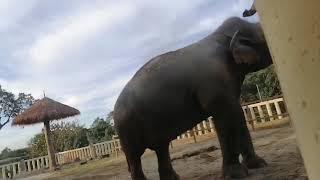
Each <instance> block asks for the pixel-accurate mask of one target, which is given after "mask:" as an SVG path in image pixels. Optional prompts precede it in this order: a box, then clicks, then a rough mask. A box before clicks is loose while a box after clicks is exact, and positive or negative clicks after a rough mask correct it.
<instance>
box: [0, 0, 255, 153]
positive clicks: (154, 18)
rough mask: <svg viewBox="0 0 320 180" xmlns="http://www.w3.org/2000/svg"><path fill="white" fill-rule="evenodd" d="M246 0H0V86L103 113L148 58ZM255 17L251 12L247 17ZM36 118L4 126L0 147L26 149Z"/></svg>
mask: <svg viewBox="0 0 320 180" xmlns="http://www.w3.org/2000/svg"><path fill="white" fill-rule="evenodd" d="M251 4H252V0H192V1H187V0H174V1H172V0H161V1H150V0H117V1H114V0H90V1H86V0H68V1H65V0H56V1H49V0H46V1H45V0H28V1H20V0H0V39H1V41H0V49H1V51H0V58H1V63H0V74H1V76H0V85H1V86H2V87H3V88H4V89H7V90H9V91H12V92H14V93H18V92H26V93H31V94H32V95H33V96H34V97H36V98H41V97H42V96H43V95H42V94H43V93H42V92H43V90H44V91H45V92H46V95H47V96H48V97H50V98H52V99H55V100H58V101H60V102H62V103H65V104H68V105H70V106H73V107H76V108H77V109H79V110H80V111H81V115H80V116H78V117H76V119H78V120H79V122H80V124H84V125H86V126H89V125H90V124H91V123H92V121H93V120H94V118H95V117H97V116H106V114H107V113H108V112H109V111H110V110H112V109H113V105H114V103H115V101H116V99H117V96H118V95H119V93H120V92H121V89H122V88H123V87H124V85H125V84H126V83H127V82H128V80H129V79H130V78H131V77H132V75H133V74H134V73H135V71H137V70H138V69H139V68H140V67H141V66H142V65H143V64H144V63H146V62H147V61H148V59H150V58H152V57H153V56H156V55H158V54H160V53H163V52H166V51H169V50H175V49H177V48H180V47H183V46H185V45H188V44H190V43H192V42H195V41H197V40H199V39H201V38H203V37H205V36H206V35H207V34H209V33H211V32H212V31H214V30H215V28H216V27H217V26H218V25H219V24H221V22H222V21H223V20H225V19H226V18H228V17H230V16H241V14H242V12H243V10H244V9H247V8H249V7H250V6H251ZM252 18H253V19H254V18H257V17H252ZM42 127H43V125H42V124H37V125H33V126H26V127H24V128H23V127H11V125H7V126H6V127H4V128H3V129H2V130H0V150H2V149H3V148H4V147H10V148H12V149H16V148H20V147H25V146H26V145H27V142H28V140H29V139H30V138H31V137H32V136H33V135H34V134H36V133H39V132H41V128H42Z"/></svg>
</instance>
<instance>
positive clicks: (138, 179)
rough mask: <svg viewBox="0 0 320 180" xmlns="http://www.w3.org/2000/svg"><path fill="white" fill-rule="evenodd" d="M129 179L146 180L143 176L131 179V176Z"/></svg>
mask: <svg viewBox="0 0 320 180" xmlns="http://www.w3.org/2000/svg"><path fill="white" fill-rule="evenodd" d="M131 179H132V180H147V178H146V177H145V176H143V177H132V176H131Z"/></svg>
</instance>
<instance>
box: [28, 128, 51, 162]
mask: <svg viewBox="0 0 320 180" xmlns="http://www.w3.org/2000/svg"><path fill="white" fill-rule="evenodd" d="M28 146H29V148H28V149H29V156H30V157H31V158H35V157H40V156H45V155H47V154H48V152H47V145H46V140H45V137H44V134H43V133H41V134H37V135H35V136H34V137H33V138H31V140H30V142H29V144H28Z"/></svg>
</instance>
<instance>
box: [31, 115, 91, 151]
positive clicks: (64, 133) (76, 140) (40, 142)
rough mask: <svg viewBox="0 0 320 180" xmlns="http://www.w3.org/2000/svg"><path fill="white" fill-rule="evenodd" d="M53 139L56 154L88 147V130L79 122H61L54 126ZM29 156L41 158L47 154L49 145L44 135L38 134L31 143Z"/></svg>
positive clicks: (52, 126) (52, 130)
mask: <svg viewBox="0 0 320 180" xmlns="http://www.w3.org/2000/svg"><path fill="white" fill-rule="evenodd" d="M50 129H51V132H52V133H51V134H52V136H51V138H52V142H53V145H54V148H55V151H56V152H62V151H67V150H70V149H76V148H81V147H84V146H88V145H89V142H88V140H87V137H86V133H87V131H88V130H87V129H85V128H84V127H83V126H81V125H79V124H78V123H77V122H63V121H61V122H59V123H56V124H52V125H51V126H50ZM29 154H30V156H31V157H39V156H44V155H46V154H47V145H46V141H45V136H44V134H43V133H40V134H37V135H36V136H34V137H33V138H32V139H31V140H30V142H29Z"/></svg>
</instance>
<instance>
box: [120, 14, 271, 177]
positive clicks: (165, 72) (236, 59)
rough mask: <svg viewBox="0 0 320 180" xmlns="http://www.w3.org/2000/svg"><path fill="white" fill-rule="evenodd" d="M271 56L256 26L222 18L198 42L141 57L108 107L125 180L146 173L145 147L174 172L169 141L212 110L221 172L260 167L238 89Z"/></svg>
mask: <svg viewBox="0 0 320 180" xmlns="http://www.w3.org/2000/svg"><path fill="white" fill-rule="evenodd" d="M271 63H272V60H271V57H270V53H269V50H268V47H267V44H266V42H265V39H264V36H263V32H262V30H261V28H260V25H259V24H257V23H249V22H247V21H244V20H242V19H240V18H229V19H228V20H226V21H225V22H224V23H223V24H222V25H221V26H220V27H219V28H218V29H217V30H216V31H215V32H213V33H212V34H210V35H209V36H207V37H205V38H204V39H202V40H200V41H199V42H197V43H194V44H192V45H189V46H187V47H185V48H182V49H179V50H176V51H173V52H168V53H166V54H162V55H160V56H157V57H155V58H153V59H151V60H150V61H149V62H148V63H147V64H145V65H144V66H143V67H142V68H141V69H140V70H139V71H138V72H137V73H136V74H135V75H134V77H133V78H132V79H131V80H130V81H129V82H128V84H127V85H126V86H125V88H124V89H123V91H122V92H121V94H120V96H119V98H118V100H117V102H116V105H115V109H114V112H115V114H114V119H115V126H116V130H117V132H118V134H119V137H120V141H121V144H122V147H123V151H124V152H125V155H126V158H127V162H128V167H129V171H130V173H131V177H132V179H144V178H145V176H144V174H143V171H142V167H141V160H140V157H141V155H142V154H143V152H144V151H145V149H146V148H150V149H152V150H155V152H156V154H157V157H158V164H159V175H160V178H161V179H178V175H177V174H176V173H175V171H174V169H173V168H172V165H171V162H170V156H169V151H168V145H169V142H170V141H171V140H172V139H175V138H176V137H177V136H178V135H179V134H181V133H182V132H185V131H186V130H188V129H191V128H192V127H194V126H195V125H196V124H197V123H199V122H200V121H202V120H203V119H205V118H207V117H209V116H212V115H213V116H214V120H215V121H214V123H215V127H216V131H217V134H218V137H219V141H220V145H221V150H222V154H223V173H224V175H225V177H227V176H230V177H244V176H247V174H248V172H247V167H248V168H256V167H261V166H265V165H266V163H265V161H264V160H263V159H261V158H259V156H257V155H256V154H255V152H254V149H253V145H252V142H251V137H250V134H249V131H248V129H247V127H246V123H245V118H244V115H243V112H242V108H241V106H240V103H239V96H240V89H241V85H242V82H243V80H244V77H245V75H246V74H247V73H249V72H254V71H257V70H260V69H262V68H265V67H267V66H269V65H270V64H271ZM239 154H241V155H242V156H243V159H244V160H243V162H242V164H240V162H239V158H238V157H239Z"/></svg>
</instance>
